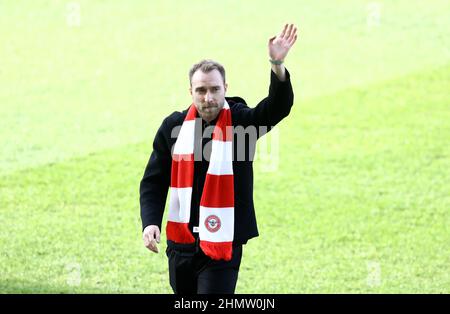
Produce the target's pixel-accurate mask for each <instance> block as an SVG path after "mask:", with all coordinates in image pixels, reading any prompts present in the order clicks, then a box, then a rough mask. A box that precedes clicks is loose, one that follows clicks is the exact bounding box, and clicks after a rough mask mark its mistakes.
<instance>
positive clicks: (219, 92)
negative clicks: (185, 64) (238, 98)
mask: <svg viewBox="0 0 450 314" xmlns="http://www.w3.org/2000/svg"><path fill="white" fill-rule="evenodd" d="M189 91H190V93H191V95H192V101H193V103H194V105H195V107H197V111H198V113H199V115H200V117H202V118H203V120H205V121H208V122H211V121H212V120H214V119H215V118H216V117H217V115H218V114H219V112H220V110H221V109H222V108H223V104H224V102H225V92H226V91H227V84H224V82H223V79H222V75H221V74H220V72H219V71H217V70H212V71H210V72H208V73H204V72H202V71H201V70H197V71H196V72H195V73H194V75H193V76H192V79H191V88H190V89H189Z"/></svg>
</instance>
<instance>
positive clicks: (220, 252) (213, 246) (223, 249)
mask: <svg viewBox="0 0 450 314" xmlns="http://www.w3.org/2000/svg"><path fill="white" fill-rule="evenodd" d="M200 248H201V249H202V251H203V252H204V253H205V254H206V255H207V256H209V257H211V258H212V259H213V260H222V259H223V260H225V261H229V260H231V258H232V257H233V242H217V243H216V242H208V241H203V240H201V241H200Z"/></svg>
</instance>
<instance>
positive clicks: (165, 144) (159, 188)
mask: <svg viewBox="0 0 450 314" xmlns="http://www.w3.org/2000/svg"><path fill="white" fill-rule="evenodd" d="M226 100H227V102H228V104H229V105H230V110H231V119H232V123H233V126H234V127H235V133H234V138H233V174H234V198H235V200H234V213H235V214H234V216H235V217H234V241H233V242H234V243H235V244H245V243H246V242H247V240H249V239H251V238H253V237H257V236H258V227H257V224H256V216H255V209H254V205H253V157H254V152H255V146H256V138H259V137H260V136H262V135H264V134H265V132H266V131H269V130H270V129H271V128H272V127H273V126H275V125H276V124H277V123H278V122H280V121H281V120H282V119H283V118H284V117H286V116H287V115H288V114H289V112H290V110H291V107H292V105H293V101H294V94H293V91H292V85H291V81H290V75H289V72H288V71H287V70H286V80H285V81H283V82H282V81H280V80H279V79H278V77H277V76H276V75H275V73H273V71H271V80H270V87H269V95H268V96H267V97H266V98H264V99H263V100H262V101H260V102H259V103H258V105H257V106H256V107H255V108H249V107H248V106H247V104H246V102H245V101H244V100H243V99H242V98H240V97H226ZM187 111H188V109H186V110H184V111H182V112H174V113H172V114H171V115H170V116H168V117H167V118H166V119H164V121H163V122H162V125H161V126H160V128H159V129H158V131H157V133H156V136H155V139H154V142H153V152H152V154H151V156H150V159H149V161H148V164H147V167H146V168H145V172H144V176H143V178H142V180H141V183H140V205H141V219H142V229H145V227H147V226H149V225H157V226H158V227H159V228H160V229H161V223H162V218H163V213H164V207H165V203H166V198H167V192H168V189H169V186H170V174H171V165H172V158H171V151H172V149H173V146H174V144H175V142H176V137H177V136H178V134H177V132H174V134H172V130H173V129H174V128H175V127H178V128H177V129H178V132H179V126H181V125H182V124H183V121H184V119H185V118H186V114H187ZM200 120H201V119H197V121H196V122H198V121H200ZM201 122H202V123H201V127H202V129H201V130H202V132H201V133H200V136H197V135H196V137H195V144H194V158H195V160H196V161H195V162H194V182H193V187H192V201H191V215H190V222H189V227H190V230H191V232H192V231H193V227H194V226H198V225H199V221H198V220H199V205H200V199H201V196H202V191H203V186H204V184H205V178H206V172H207V170H208V166H209V156H210V154H211V144H209V145H208V143H209V142H210V141H211V134H212V132H211V131H209V132H205V134H204V133H203V131H204V130H205V129H206V128H207V127H208V126H210V125H211V126H213V125H215V123H216V120H214V121H212V122H211V123H207V122H206V121H204V120H201ZM196 125H199V124H198V123H196ZM239 126H240V127H241V130H244V129H245V130H250V128H249V126H254V127H255V128H254V129H255V130H256V137H255V136H247V138H246V140H245V142H244V141H242V138H238V137H237V133H238V132H236V129H237V128H236V127H239ZM265 130H266V131H265ZM249 133H251V132H249ZM205 135H209V136H205ZM243 143H245V144H244V145H243ZM205 147H206V148H205ZM198 156H201V158H198ZM197 159H199V160H197ZM193 235H194V237H198V233H193Z"/></svg>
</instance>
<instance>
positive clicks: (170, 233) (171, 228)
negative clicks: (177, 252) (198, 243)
mask: <svg viewBox="0 0 450 314" xmlns="http://www.w3.org/2000/svg"><path fill="white" fill-rule="evenodd" d="M166 234H167V240H170V241H173V242H176V243H194V242H195V238H194V237H193V236H192V234H191V232H190V231H189V223H181V222H173V221H167V225H166Z"/></svg>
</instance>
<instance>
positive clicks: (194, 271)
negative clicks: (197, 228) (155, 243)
mask: <svg viewBox="0 0 450 314" xmlns="http://www.w3.org/2000/svg"><path fill="white" fill-rule="evenodd" d="M166 254H167V258H168V259H169V279H170V286H171V287H172V290H173V292H174V293H175V294H233V293H234V290H235V288H236V282H237V279H238V273H239V266H240V264H241V258H242V245H233V257H232V258H231V260H230V261H223V260H221V261H216V260H213V259H211V258H210V257H209V256H206V255H205V254H204V253H203V251H202V250H201V249H200V248H199V245H198V242H197V243H196V244H195V246H194V247H193V249H188V250H185V249H180V248H176V247H174V246H173V245H168V246H167V250H166Z"/></svg>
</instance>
